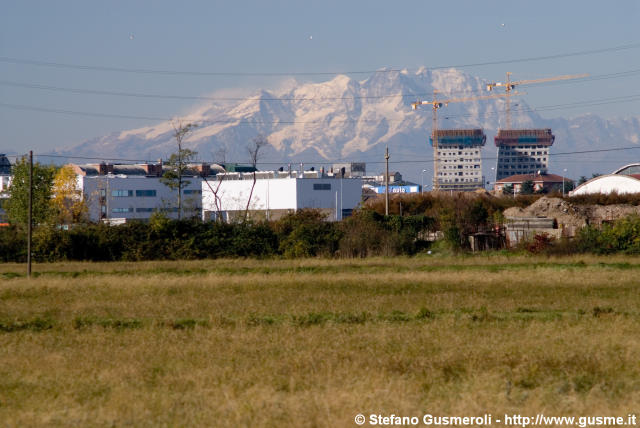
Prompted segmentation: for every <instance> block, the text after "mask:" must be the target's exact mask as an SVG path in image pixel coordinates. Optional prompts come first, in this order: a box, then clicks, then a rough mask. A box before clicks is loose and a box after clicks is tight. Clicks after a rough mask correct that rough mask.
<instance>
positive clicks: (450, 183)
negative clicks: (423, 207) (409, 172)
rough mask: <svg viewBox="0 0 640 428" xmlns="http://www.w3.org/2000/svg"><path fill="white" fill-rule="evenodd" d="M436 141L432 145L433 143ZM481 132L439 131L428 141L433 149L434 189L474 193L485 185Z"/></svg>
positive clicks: (477, 130) (479, 130)
mask: <svg viewBox="0 0 640 428" xmlns="http://www.w3.org/2000/svg"><path fill="white" fill-rule="evenodd" d="M434 140H435V143H434ZM486 141H487V136H486V135H485V134H484V132H483V131H482V129H438V130H437V131H435V132H432V133H431V137H430V138H429V142H430V144H431V146H432V147H433V148H434V177H433V181H434V182H433V188H434V190H444V191H473V190H475V189H478V188H482V187H483V186H484V177H483V176H482V155H481V151H482V147H483V146H484V144H485V142H486Z"/></svg>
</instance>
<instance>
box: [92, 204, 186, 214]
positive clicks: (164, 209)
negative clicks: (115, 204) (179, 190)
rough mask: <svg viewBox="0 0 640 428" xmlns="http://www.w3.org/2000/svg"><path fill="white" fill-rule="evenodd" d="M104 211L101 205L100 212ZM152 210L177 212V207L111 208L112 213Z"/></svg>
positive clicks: (104, 208)
mask: <svg viewBox="0 0 640 428" xmlns="http://www.w3.org/2000/svg"><path fill="white" fill-rule="evenodd" d="M105 211H106V207H105V206H104V205H103V206H102V212H105ZM154 211H162V212H165V213H177V212H178V208H175V207H174V208H133V207H127V208H112V209H111V212H113V213H118V214H121V213H132V212H137V213H152V212H154Z"/></svg>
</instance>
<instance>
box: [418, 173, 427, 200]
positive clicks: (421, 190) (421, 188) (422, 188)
mask: <svg viewBox="0 0 640 428" xmlns="http://www.w3.org/2000/svg"><path fill="white" fill-rule="evenodd" d="M425 172H427V170H426V169H423V170H422V173H421V174H420V175H421V176H422V186H420V193H421V194H424V173H425Z"/></svg>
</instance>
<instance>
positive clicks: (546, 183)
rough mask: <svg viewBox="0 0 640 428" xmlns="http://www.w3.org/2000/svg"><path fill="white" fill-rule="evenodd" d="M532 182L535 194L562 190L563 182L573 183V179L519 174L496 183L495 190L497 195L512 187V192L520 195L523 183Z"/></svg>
mask: <svg viewBox="0 0 640 428" xmlns="http://www.w3.org/2000/svg"><path fill="white" fill-rule="evenodd" d="M527 181H531V182H532V183H533V191H534V192H549V191H552V190H558V189H562V182H563V181H564V182H565V183H569V182H572V180H571V179H569V178H566V177H562V176H559V175H555V174H518V175H512V176H510V177H506V178H503V179H501V180H498V181H496V183H495V184H494V186H493V190H494V191H495V192H496V193H504V188H505V186H510V187H511V192H514V193H520V191H521V190H522V183H524V182H527Z"/></svg>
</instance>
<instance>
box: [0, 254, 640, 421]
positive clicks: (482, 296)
mask: <svg viewBox="0 0 640 428" xmlns="http://www.w3.org/2000/svg"><path fill="white" fill-rule="evenodd" d="M23 271H24V266H21V265H13V264H6V265H0V425H3V426H5V425H6V426H42V425H51V426H113V425H116V426H122V425H133V426H269V427H271V426H273V427H275V426H310V427H311V426H354V425H355V424H354V423H353V418H354V416H355V415H356V414H357V413H364V414H366V415H368V414H370V413H382V414H391V413H394V414H396V415H398V414H399V415H407V416H412V415H417V416H421V415H422V414H424V413H434V414H442V415H460V416H462V415H480V414H483V413H485V412H489V413H493V414H494V415H496V414H500V413H521V414H527V415H529V414H534V413H545V414H548V415H553V414H555V415H575V416H582V415H602V414H606V415H616V416H626V415H627V414H628V413H630V412H633V411H634V410H635V409H637V408H638V406H639V404H640V398H639V397H640V395H639V394H638V392H639V390H640V376H639V374H640V366H639V365H638V361H640V340H639V338H640V335H639V334H638V333H640V328H639V327H640V324H639V321H640V294H639V293H638V289H637V287H638V282H639V281H638V272H639V271H640V259H636V258H628V257H615V258H598V257H570V258H561V259H548V258H521V257H505V256H489V257H465V258H376V259H368V260H317V259H307V260H294V261H287V260H215V261H211V260H209V261H193V262H184V261H180V262H145V263H59V264H53V265H46V264H44V265H36V266H35V269H34V271H35V272H36V273H38V274H39V275H38V276H37V277H36V278H33V279H31V280H27V279H26V278H24V277H22V276H19V274H22V273H23ZM2 278H4V279H2Z"/></svg>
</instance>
